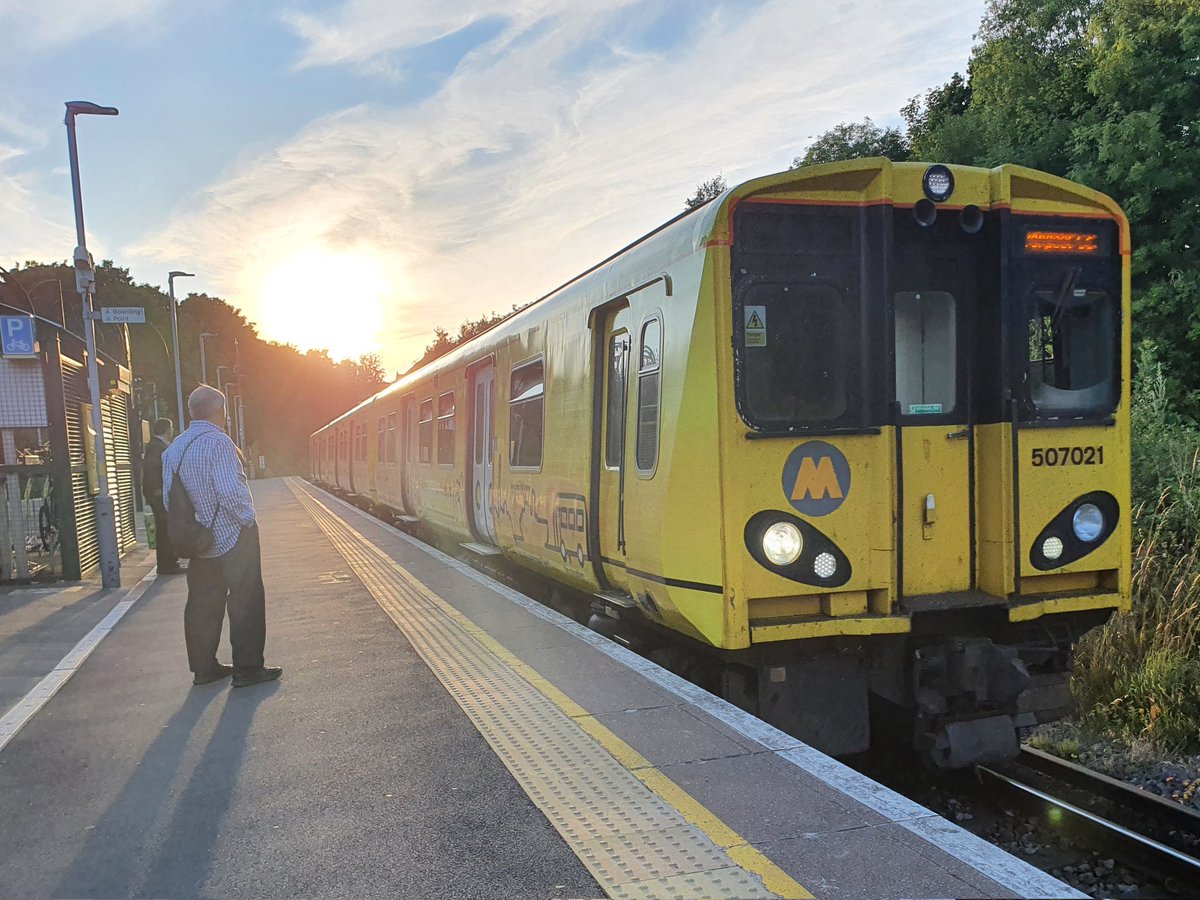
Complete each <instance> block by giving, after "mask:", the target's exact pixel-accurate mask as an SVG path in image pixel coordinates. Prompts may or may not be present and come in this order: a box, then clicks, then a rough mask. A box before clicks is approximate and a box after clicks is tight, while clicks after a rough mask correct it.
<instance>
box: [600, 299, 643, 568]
mask: <svg viewBox="0 0 1200 900" xmlns="http://www.w3.org/2000/svg"><path fill="white" fill-rule="evenodd" d="M602 322H603V325H602V341H601V342H600V344H599V346H600V347H601V348H602V352H601V353H599V354H598V357H599V358H598V360H597V365H596V367H595V375H596V380H597V389H596V391H595V393H594V396H595V397H596V401H597V403H598V407H599V410H598V412H599V417H598V422H599V425H600V434H599V447H598V448H596V449H597V450H598V452H597V453H596V454H595V455H594V457H593V458H594V460H595V466H596V470H597V471H595V472H593V485H594V488H595V491H594V493H593V498H594V499H593V504H594V506H595V507H596V509H595V513H594V516H595V530H596V532H597V537H598V542H599V548H598V549H599V557H600V564H599V565H598V567H597V568H598V569H599V570H601V571H602V573H603V576H604V578H603V581H604V582H606V583H607V584H608V585H610V586H613V587H625V586H626V585H627V584H628V579H627V577H626V572H625V565H626V545H625V488H626V483H625V482H626V474H627V473H626V469H627V463H628V457H629V454H628V453H627V449H628V434H629V357H630V350H631V348H632V343H633V342H632V339H631V337H630V333H629V323H630V312H629V306H628V305H627V304H622V305H621V306H620V307H618V308H617V309H615V310H611V311H609V312H608V313H607V314H606V315H604V318H603V320H602ZM594 421H597V419H594Z"/></svg>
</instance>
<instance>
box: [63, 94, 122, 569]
mask: <svg viewBox="0 0 1200 900" xmlns="http://www.w3.org/2000/svg"><path fill="white" fill-rule="evenodd" d="M115 115H117V108H116V107H115V106H97V105H96V104H95V103H88V102H86V101H84V100H69V101H67V115H66V118H65V119H64V120H63V124H65V125H66V126H67V152H68V155H69V156H70V161H71V194H72V198H73V199H74V202H75V241H76V247H75V252H74V259H75V286H76V288H77V289H78V290H79V297H80V299H81V300H82V301H83V334H84V340H85V341H86V343H87V367H88V395H89V399H90V400H91V404H92V430H93V431H94V432H95V434H94V435H93V441H94V444H95V455H96V485H97V488H98V493H97V494H96V542H97V544H98V545H99V550H100V577H101V581H102V583H103V585H104V587H105V588H117V587H120V586H121V559H120V557H119V556H118V554H117V516H116V504H115V503H114V502H113V498H112V496H111V495H110V494H109V493H108V465H107V460H106V459H105V454H104V421H103V417H102V416H101V414H100V369H99V366H98V365H97V361H96V322H95V320H94V319H93V316H94V315H95V313H94V312H92V294H94V293H95V291H96V267H95V265H94V264H93V262H92V255H91V254H90V253H88V250H87V237H86V235H85V232H84V227H83V191H82V189H81V188H80V184H79V149H78V146H77V145H76V142H75V117H76V116H115Z"/></svg>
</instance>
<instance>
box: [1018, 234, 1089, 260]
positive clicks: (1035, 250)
mask: <svg viewBox="0 0 1200 900" xmlns="http://www.w3.org/2000/svg"><path fill="white" fill-rule="evenodd" d="M1099 250H1100V236H1099V235H1098V234H1095V233H1093V232H1087V231H1028V232H1026V233H1025V252H1026V253H1032V254H1054V255H1059V254H1070V255H1081V256H1093V255H1095V254H1096V253H1097V252H1099Z"/></svg>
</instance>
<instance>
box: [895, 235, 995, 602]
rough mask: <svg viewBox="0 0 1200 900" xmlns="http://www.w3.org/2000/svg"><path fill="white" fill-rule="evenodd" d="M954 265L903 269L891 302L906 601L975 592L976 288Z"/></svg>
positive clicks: (937, 262)
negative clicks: (974, 353)
mask: <svg viewBox="0 0 1200 900" xmlns="http://www.w3.org/2000/svg"><path fill="white" fill-rule="evenodd" d="M956 262H957V261H956V260H955V259H953V258H951V259H941V260H938V259H936V258H934V259H927V260H926V263H927V264H926V265H912V266H909V267H907V269H908V272H907V276H908V277H901V278H898V279H897V284H896V287H897V288H899V289H898V290H896V291H895V293H894V294H893V298H892V299H893V304H894V321H895V361H896V367H895V374H896V400H897V405H898V407H899V409H898V413H899V416H898V420H897V422H898V425H897V432H898V436H899V444H900V447H899V454H898V455H899V459H898V463H899V471H898V481H897V487H898V502H899V504H900V507H901V508H900V510H899V516H898V520H899V521H898V524H899V527H900V530H901V534H900V535H899V538H900V542H899V543H900V546H899V551H900V556H899V567H900V569H901V576H900V580H901V590H902V593H903V595H904V596H905V597H913V596H925V595H930V594H946V593H955V592H963V591H970V590H973V589H974V588H975V583H976V579H975V555H974V540H975V496H974V482H975V477H974V475H975V471H974V459H973V456H974V452H975V441H974V437H975V435H974V421H973V418H974V416H973V404H972V391H971V382H972V371H971V369H972V358H973V348H972V339H971V336H972V334H973V317H974V294H973V291H972V288H971V285H972V284H973V283H974V278H973V273H971V272H970V271H964V270H963V269H964V267H961V266H959V265H957V264H956ZM903 268H904V267H902V269H903Z"/></svg>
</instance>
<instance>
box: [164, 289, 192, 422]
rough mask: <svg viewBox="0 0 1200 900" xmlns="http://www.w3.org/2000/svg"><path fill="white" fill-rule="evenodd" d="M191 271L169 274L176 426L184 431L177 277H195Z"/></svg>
mask: <svg viewBox="0 0 1200 900" xmlns="http://www.w3.org/2000/svg"><path fill="white" fill-rule="evenodd" d="M195 277H196V276H195V275H193V274H192V273H191V272H170V273H169V274H168V275H167V292H168V293H169V294H170V295H171V346H172V348H173V349H174V350H175V401H176V403H178V404H179V421H178V422H176V423H175V428H176V429H177V430H178V431H180V432H182V431H183V376H182V375H181V374H179V308H178V305H177V304H176V303H175V279H176V278H195Z"/></svg>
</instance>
